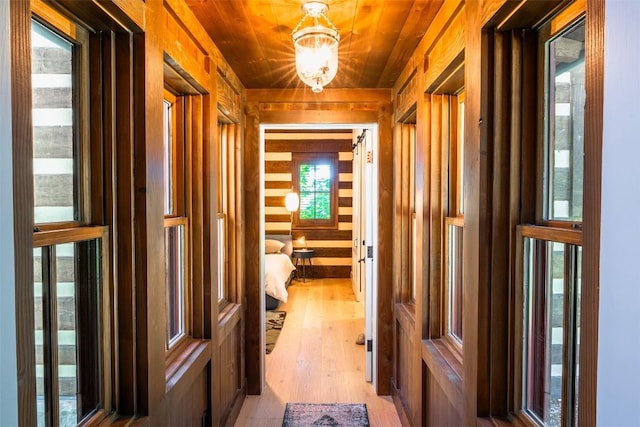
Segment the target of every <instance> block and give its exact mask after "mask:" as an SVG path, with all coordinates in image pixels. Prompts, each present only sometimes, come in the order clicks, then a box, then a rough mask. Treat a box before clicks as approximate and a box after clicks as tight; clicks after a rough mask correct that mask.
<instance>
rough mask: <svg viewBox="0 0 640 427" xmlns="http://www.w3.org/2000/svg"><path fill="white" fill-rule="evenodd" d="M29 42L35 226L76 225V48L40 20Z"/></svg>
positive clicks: (77, 218) (78, 212) (77, 196)
mask: <svg viewBox="0 0 640 427" xmlns="http://www.w3.org/2000/svg"><path fill="white" fill-rule="evenodd" d="M31 37H32V47H31V52H32V61H33V67H32V76H31V79H32V86H33V155H34V158H33V172H34V177H33V182H34V203H35V206H34V221H35V223H36V224H47V223H60V222H73V221H78V220H79V219H80V215H81V213H80V211H79V207H80V200H79V193H78V190H79V189H78V176H79V175H80V174H79V170H78V167H79V165H80V163H79V161H80V159H79V158H78V151H79V145H78V144H79V138H78V135H77V133H76V132H74V124H75V126H76V129H77V128H78V125H77V116H76V115H77V113H78V108H77V106H76V105H74V104H76V102H77V101H76V100H77V95H78V93H77V90H74V87H75V86H76V85H77V80H76V79H77V75H75V74H74V73H73V70H74V67H75V66H76V64H77V62H78V58H77V53H76V52H77V51H76V48H75V47H74V44H73V43H71V42H70V41H68V40H66V39H65V38H63V37H61V36H59V35H58V34H57V33H54V32H53V31H51V30H49V29H48V28H47V27H45V26H44V25H42V24H40V23H39V22H37V21H33V23H32V30H31ZM49 58H51V59H49ZM74 80H75V81H74Z"/></svg>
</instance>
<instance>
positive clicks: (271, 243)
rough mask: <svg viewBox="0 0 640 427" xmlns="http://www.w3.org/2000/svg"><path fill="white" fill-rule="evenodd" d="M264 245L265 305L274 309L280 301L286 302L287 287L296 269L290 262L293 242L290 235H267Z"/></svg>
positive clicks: (269, 308) (268, 308)
mask: <svg viewBox="0 0 640 427" xmlns="http://www.w3.org/2000/svg"><path fill="white" fill-rule="evenodd" d="M264 246H265V256H264V276H265V277H264V288H265V298H266V300H265V306H266V309H267V310H275V309H276V308H278V306H279V305H280V302H285V303H286V302H287V298H288V296H289V294H288V293H287V287H288V286H289V284H290V283H291V279H293V276H294V274H295V271H296V267H295V266H294V265H293V263H292V262H291V254H292V253H293V243H292V240H291V236H290V235H280V234H278V235H267V236H266V237H265V245H264Z"/></svg>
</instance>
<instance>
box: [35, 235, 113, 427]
mask: <svg viewBox="0 0 640 427" xmlns="http://www.w3.org/2000/svg"><path fill="white" fill-rule="evenodd" d="M108 234H109V233H108V227H107V226H84V227H78V228H72V229H61V230H48V231H40V232H36V233H34V236H33V248H34V249H35V248H41V249H43V250H44V249H46V248H50V247H55V246H57V245H60V244H67V243H73V244H75V243H81V242H88V241H92V240H93V241H100V242H101V243H100V250H99V254H100V255H98V259H96V261H98V264H99V266H100V270H101V271H100V277H99V283H100V285H99V288H98V290H97V298H98V300H97V301H96V302H97V304H98V306H99V309H100V314H99V316H98V317H97V319H96V326H97V327H98V328H99V329H100V335H101V336H102V338H101V339H100V340H99V345H100V351H99V353H98V354H97V357H98V359H99V360H98V365H99V366H98V367H99V368H100V373H99V375H100V384H99V386H98V388H99V393H100V396H99V397H98V400H99V403H100V407H99V408H97V409H96V410H95V411H93V412H92V413H90V414H88V415H87V416H86V417H85V418H83V419H82V420H81V424H84V425H92V424H95V423H97V422H98V421H100V420H102V419H104V418H105V417H106V416H107V415H108V414H109V412H110V411H111V395H112V392H111V390H112V387H113V386H112V383H111V372H112V361H111V357H110V355H111V352H112V349H111V343H112V331H111V327H110V325H111V313H112V311H113V307H112V305H111V304H112V303H111V301H110V295H111V293H110V289H109V288H110V285H109V284H110V282H111V279H110V276H109V262H108V259H109V248H108ZM54 280H55V279H54ZM54 293H55V290H54ZM34 296H35V295H34ZM51 296H52V297H54V296H55V295H51ZM43 297H44V295H43ZM75 304H76V307H77V306H78V302H77V301H76V302H75ZM56 305H57V302H56ZM52 315H55V309H54V313H52ZM46 317H47V316H45V313H44V312H43V326H44V327H45V328H51V327H52V326H51V325H47V322H49V323H53V326H55V325H56V323H57V321H56V319H51V313H50V316H48V317H49V319H47V318H46ZM78 344H81V343H79V342H78V338H77V337H76V345H78ZM44 345H45V346H53V345H55V346H56V347H57V339H55V337H54V339H53V340H52V341H49V340H47V339H46V338H45V344H44ZM46 352H47V350H45V353H46ZM48 352H49V353H51V349H49V350H48ZM49 357H50V358H52V361H53V366H51V368H50V369H47V368H46V367H45V372H49V374H50V376H51V375H53V376H55V373H56V372H57V355H50V356H49ZM77 363H78V362H77V361H76V364H77ZM76 375H77V374H76ZM51 381H53V383H51ZM45 382H47V380H46V378H45ZM48 382H49V385H45V388H50V389H51V392H52V393H53V395H52V396H50V397H49V398H47V396H46V395H45V397H44V398H45V401H50V402H53V405H54V406H53V408H54V409H53V412H51V413H45V425H51V424H48V423H53V425H57V424H58V421H57V420H54V419H53V417H54V416H55V415H56V413H57V412H59V407H58V404H57V399H55V397H57V396H58V393H59V390H58V388H56V387H55V384H57V380H55V379H54V380H51V379H49V381H48Z"/></svg>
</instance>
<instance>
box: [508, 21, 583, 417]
mask: <svg viewBox="0 0 640 427" xmlns="http://www.w3.org/2000/svg"><path fill="white" fill-rule="evenodd" d="M577 25H585V29H586V26H587V24H586V22H585V18H584V10H581V9H576V8H567V9H565V10H564V11H562V12H561V13H559V14H558V15H556V16H555V17H553V18H552V19H550V20H549V21H547V22H546V23H544V24H543V25H541V26H540V27H539V28H538V29H537V30H536V36H537V53H536V55H537V63H538V70H537V75H536V77H535V78H536V80H537V85H536V87H537V89H536V93H540V92H544V96H537V99H538V103H537V112H538V117H537V123H536V138H535V141H534V143H535V153H536V160H535V162H534V163H535V167H534V168H532V174H534V175H535V177H534V179H533V182H535V183H536V184H535V190H534V191H535V199H532V200H531V202H532V203H533V204H534V205H535V206H534V210H533V211H534V212H535V214H534V215H535V216H534V218H532V219H533V222H532V223H531V224H527V223H520V224H519V225H517V227H516V230H517V231H516V245H517V246H516V255H515V262H516V265H515V280H516V282H515V283H516V286H515V291H516V292H515V303H514V304H515V306H514V307H515V310H516V319H515V339H516V343H515V353H514V359H515V360H514V368H515V369H514V404H515V413H516V417H517V418H518V420H520V421H521V422H522V423H524V425H526V426H532V427H533V426H540V425H542V423H543V422H544V421H541V420H539V419H538V418H537V417H536V416H534V415H532V414H531V413H529V411H528V410H526V403H525V401H524V398H525V392H524V389H523V387H524V385H525V378H524V375H525V373H526V367H525V366H524V357H525V345H524V344H523V342H522V341H523V340H524V338H525V330H524V327H525V318H524V316H525V310H524V307H523V304H524V301H525V298H524V295H523V294H524V290H523V285H524V277H525V276H524V275H525V271H524V270H525V269H524V262H525V260H524V255H525V254H524V252H525V251H524V247H525V243H524V242H525V239H526V238H530V239H537V240H540V241H546V242H552V243H558V244H563V245H565V251H566V249H567V247H582V239H583V227H582V221H573V220H561V219H549V218H548V215H547V212H548V201H549V200H550V197H551V196H550V195H548V194H547V190H548V188H549V187H548V185H547V179H548V170H547V159H548V158H547V154H548V151H549V144H550V141H549V133H550V132H551V129H550V126H549V123H550V122H552V121H550V120H548V119H547V116H548V112H549V111H550V110H551V109H550V108H549V105H550V103H551V102H552V100H551V99H550V98H551V95H550V93H553V90H550V89H549V86H548V85H549V84H551V85H553V81H552V80H551V79H550V76H549V71H550V70H549V69H548V56H547V53H548V45H549V43H551V42H552V41H553V40H555V39H557V38H558V37H560V36H561V35H562V34H563V33H565V32H567V31H572V30H573V28H575V27H576V26H577ZM585 47H586V40H585ZM585 72H587V64H586V60H585ZM585 90H586V84H585ZM585 118H586V112H585ZM585 132H586V126H585ZM586 144H587V142H586V141H585V150H586ZM584 166H585V167H584V169H583V182H584V176H585V175H584V174H586V171H587V166H586V165H584ZM523 179H524V180H527V179H530V177H526V176H524V177H523ZM526 209H529V207H528V206H527V207H526ZM582 211H583V213H584V212H585V199H584V197H583V200H582ZM583 220H584V215H583ZM569 258H570V256H569V255H567V254H566V253H565V260H569V261H571V262H575V261H576V260H575V259H569ZM583 262H584V261H583ZM547 267H548V266H546V267H545V268H547ZM539 269H540V271H542V270H544V268H543V267H539ZM564 269H565V273H564V274H565V280H567V279H572V280H573V279H575V280H579V282H580V283H579V286H580V287H581V289H575V288H572V287H571V284H568V283H565V284H564V297H563V299H564V302H565V304H571V306H568V307H565V310H568V312H567V313H568V314H569V316H567V315H563V326H562V334H563V335H562V342H563V354H562V377H561V378H562V386H561V387H562V389H561V399H562V404H561V408H562V410H561V414H560V420H561V421H560V424H561V425H574V423H575V420H574V419H573V415H575V416H576V417H578V416H579V415H578V414H579V413H580V412H582V411H583V410H582V409H580V403H581V402H582V404H586V401H585V400H583V399H585V397H584V395H583V394H581V393H579V389H583V387H585V386H584V385H583V384H582V382H583V381H582V380H583V376H582V375H580V377H579V381H580V384H577V383H576V381H577V379H576V378H575V377H573V375H574V374H575V372H576V369H577V366H578V365H579V364H580V361H581V359H582V356H580V353H581V352H578V354H575V352H576V350H575V348H576V347H575V346H576V345H577V342H578V340H579V335H580V332H579V330H580V329H582V327H581V326H579V325H578V324H577V323H575V321H574V320H575V319H573V317H571V316H572V313H573V314H575V310H581V302H580V301H578V302H577V303H576V302H575V300H573V299H572V298H574V296H575V292H580V293H581V294H583V295H587V292H585V287H584V281H583V280H582V278H581V277H582V276H580V277H579V278H578V277H575V274H574V273H571V271H570V270H571V269H573V271H575V265H569V266H567V265H565V268H564ZM578 274H580V273H578ZM547 298H549V297H547ZM545 302H546V301H545ZM576 304H577V307H576ZM582 305H584V302H582ZM571 310H574V311H571ZM582 319H584V317H582ZM550 340H551V338H549V343H550V342H551V341H550ZM549 343H547V341H545V345H551V344H549ZM591 345H593V344H589V345H588V346H589V347H590V346H591ZM586 346H587V344H584V345H582V347H585V349H586V348H587V347H586ZM565 349H567V350H566V352H565ZM582 351H585V350H584V349H583V350H582ZM569 363H572V364H569ZM584 369H585V368H584V366H583V367H582V368H581V371H582V370H584ZM583 372H584V371H583ZM568 376H572V377H571V378H570V379H569V380H567V379H568ZM570 393H575V394H573V395H569V394H570ZM572 399H574V400H572ZM568 401H573V404H574V406H573V408H572V411H571V414H568V413H567V411H566V409H567V407H566V405H567V402H568ZM586 411H587V410H585V412H586Z"/></svg>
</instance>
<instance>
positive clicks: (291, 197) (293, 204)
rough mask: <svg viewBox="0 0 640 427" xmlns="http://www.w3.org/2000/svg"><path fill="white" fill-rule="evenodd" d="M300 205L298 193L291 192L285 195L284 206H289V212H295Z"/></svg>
mask: <svg viewBox="0 0 640 427" xmlns="http://www.w3.org/2000/svg"><path fill="white" fill-rule="evenodd" d="M299 205H300V198H299V197H298V193H295V192H293V191H292V192H289V193H287V195H286V196H285V197H284V206H285V207H286V208H287V212H295V211H297V210H298V206H299Z"/></svg>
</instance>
